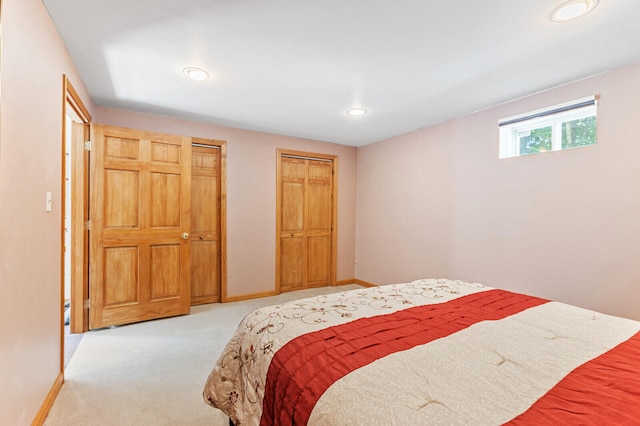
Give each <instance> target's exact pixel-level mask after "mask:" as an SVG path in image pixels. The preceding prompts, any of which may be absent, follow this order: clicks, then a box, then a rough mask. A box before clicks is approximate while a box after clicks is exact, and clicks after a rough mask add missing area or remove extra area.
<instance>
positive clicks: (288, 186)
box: [276, 154, 336, 291]
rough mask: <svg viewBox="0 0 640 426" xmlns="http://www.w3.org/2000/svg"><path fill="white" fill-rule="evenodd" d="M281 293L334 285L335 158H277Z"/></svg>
mask: <svg viewBox="0 0 640 426" xmlns="http://www.w3.org/2000/svg"><path fill="white" fill-rule="evenodd" d="M278 158H279V166H278V171H279V176H278V195H277V199H278V213H277V214H278V224H277V225H278V226H277V229H278V246H277V255H276V258H277V261H276V263H277V267H276V269H277V280H278V289H279V291H292V290H299V289H304V288H310V287H322V286H327V285H331V284H333V283H335V272H334V271H335V268H334V265H335V234H334V232H333V230H334V226H335V204H334V189H335V187H334V164H335V161H336V160H335V158H334V157H328V158H305V157H301V156H300V155H295V156H286V155H281V154H279V157H278Z"/></svg>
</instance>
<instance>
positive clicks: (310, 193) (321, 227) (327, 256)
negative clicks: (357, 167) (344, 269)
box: [305, 160, 333, 287]
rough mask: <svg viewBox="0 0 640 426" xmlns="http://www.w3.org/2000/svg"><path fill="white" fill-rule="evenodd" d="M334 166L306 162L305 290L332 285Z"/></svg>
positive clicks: (315, 161) (313, 161)
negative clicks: (306, 288)
mask: <svg viewBox="0 0 640 426" xmlns="http://www.w3.org/2000/svg"><path fill="white" fill-rule="evenodd" d="M332 174H333V163H332V162H331V161H319V160H307V200H306V201H307V206H308V207H307V221H306V222H307V223H306V231H305V233H306V240H307V241H306V251H307V264H306V270H307V285H306V286H307V287H324V286H327V285H330V284H331V223H332V210H333V209H332V205H331V204H332V193H333V188H332V184H333V182H332V181H333V179H332Z"/></svg>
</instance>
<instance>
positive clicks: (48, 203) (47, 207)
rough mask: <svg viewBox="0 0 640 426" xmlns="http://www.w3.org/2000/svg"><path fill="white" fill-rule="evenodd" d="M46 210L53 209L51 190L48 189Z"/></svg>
mask: <svg viewBox="0 0 640 426" xmlns="http://www.w3.org/2000/svg"><path fill="white" fill-rule="evenodd" d="M44 211H46V212H50V211H51V191H47V206H46V207H45V210H44Z"/></svg>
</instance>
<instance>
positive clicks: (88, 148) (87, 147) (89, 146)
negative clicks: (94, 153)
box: [84, 141, 91, 152]
mask: <svg viewBox="0 0 640 426" xmlns="http://www.w3.org/2000/svg"><path fill="white" fill-rule="evenodd" d="M84 150H85V151H89V152H91V141H85V143H84Z"/></svg>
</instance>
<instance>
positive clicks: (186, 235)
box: [182, 232, 189, 240]
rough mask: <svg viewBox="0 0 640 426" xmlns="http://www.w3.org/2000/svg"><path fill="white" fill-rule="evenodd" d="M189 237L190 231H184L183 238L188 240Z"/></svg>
mask: <svg viewBox="0 0 640 426" xmlns="http://www.w3.org/2000/svg"><path fill="white" fill-rule="evenodd" d="M187 238H189V233H188V232H183V233H182V239H183V240H186V239H187Z"/></svg>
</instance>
